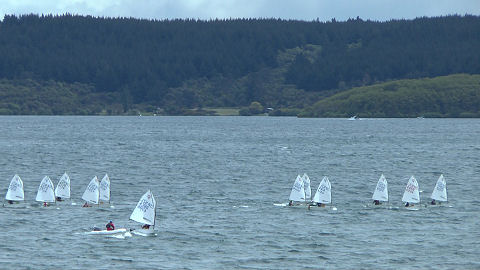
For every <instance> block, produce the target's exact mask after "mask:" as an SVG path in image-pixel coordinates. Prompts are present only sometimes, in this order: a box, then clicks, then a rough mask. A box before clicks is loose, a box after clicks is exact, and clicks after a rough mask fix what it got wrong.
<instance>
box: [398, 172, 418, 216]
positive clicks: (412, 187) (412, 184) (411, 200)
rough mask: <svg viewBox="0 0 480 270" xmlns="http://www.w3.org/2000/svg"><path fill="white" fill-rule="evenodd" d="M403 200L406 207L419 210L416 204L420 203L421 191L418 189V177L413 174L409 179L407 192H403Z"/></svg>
mask: <svg viewBox="0 0 480 270" xmlns="http://www.w3.org/2000/svg"><path fill="white" fill-rule="evenodd" d="M402 201H403V202H404V203H405V208H406V209H409V210H418V206H416V205H415V204H418V203H420V192H419V189H418V182H417V179H415V177H414V176H413V175H412V176H411V177H410V179H409V180H408V183H407V186H406V187H405V192H404V193H403V197H402Z"/></svg>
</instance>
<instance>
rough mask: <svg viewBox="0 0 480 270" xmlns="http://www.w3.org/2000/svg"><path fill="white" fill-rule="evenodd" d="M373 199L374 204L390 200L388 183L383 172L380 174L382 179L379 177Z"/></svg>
mask: <svg viewBox="0 0 480 270" xmlns="http://www.w3.org/2000/svg"><path fill="white" fill-rule="evenodd" d="M372 200H373V205H374V206H378V205H381V204H382V202H388V183H387V179H385V176H384V175H383V174H382V175H381V176H380V179H378V182H377V186H376V187H375V191H374V192H373V195H372Z"/></svg>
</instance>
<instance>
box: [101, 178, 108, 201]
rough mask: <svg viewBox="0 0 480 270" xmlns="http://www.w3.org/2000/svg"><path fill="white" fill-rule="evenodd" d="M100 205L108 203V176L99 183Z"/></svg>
mask: <svg viewBox="0 0 480 270" xmlns="http://www.w3.org/2000/svg"><path fill="white" fill-rule="evenodd" d="M99 188H100V203H110V178H109V177H108V174H105V176H104V177H103V178H102V181H100V186H99Z"/></svg>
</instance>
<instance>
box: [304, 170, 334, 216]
mask: <svg viewBox="0 0 480 270" xmlns="http://www.w3.org/2000/svg"><path fill="white" fill-rule="evenodd" d="M331 203H332V185H331V184H330V180H328V177H326V176H324V177H323V179H322V181H321V182H320V184H319V185H318V188H317V191H316V192H315V196H313V204H311V205H308V209H309V210H312V209H324V208H325V207H326V206H327V204H331ZM330 208H331V209H332V210H337V208H336V207H334V206H332V205H330Z"/></svg>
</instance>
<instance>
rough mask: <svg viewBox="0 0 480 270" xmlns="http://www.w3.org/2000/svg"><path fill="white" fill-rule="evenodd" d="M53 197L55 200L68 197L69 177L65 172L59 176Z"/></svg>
mask: <svg viewBox="0 0 480 270" xmlns="http://www.w3.org/2000/svg"><path fill="white" fill-rule="evenodd" d="M55 198H56V200H57V201H62V200H65V199H70V177H69V176H68V174H67V173H66V172H65V173H64V174H63V175H62V177H60V180H58V183H57V187H55Z"/></svg>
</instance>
